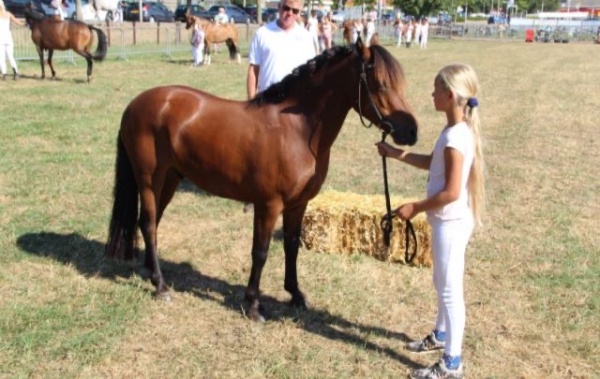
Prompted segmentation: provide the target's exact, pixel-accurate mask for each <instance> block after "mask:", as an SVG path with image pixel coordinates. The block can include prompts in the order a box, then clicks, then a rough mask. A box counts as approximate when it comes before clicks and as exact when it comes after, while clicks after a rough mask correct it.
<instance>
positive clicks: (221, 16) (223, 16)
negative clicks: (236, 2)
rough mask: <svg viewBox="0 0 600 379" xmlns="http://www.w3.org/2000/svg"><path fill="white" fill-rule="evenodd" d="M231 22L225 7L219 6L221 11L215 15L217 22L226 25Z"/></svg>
mask: <svg viewBox="0 0 600 379" xmlns="http://www.w3.org/2000/svg"><path fill="white" fill-rule="evenodd" d="M228 22H229V17H228V16H227V13H225V8H223V7H219V13H217V15H216V16H215V24H217V25H225V24H227V23H228Z"/></svg>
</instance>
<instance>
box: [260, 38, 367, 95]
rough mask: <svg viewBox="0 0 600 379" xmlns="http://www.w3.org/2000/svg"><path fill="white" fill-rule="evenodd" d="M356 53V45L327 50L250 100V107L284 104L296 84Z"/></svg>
mask: <svg viewBox="0 0 600 379" xmlns="http://www.w3.org/2000/svg"><path fill="white" fill-rule="evenodd" d="M354 52H356V47H355V46H354V45H347V46H334V47H333V48H331V49H329V50H325V51H324V52H323V53H321V54H320V55H317V56H316V57H314V58H313V59H311V60H309V61H308V62H306V63H305V64H303V65H301V66H298V67H296V68H295V69H294V71H292V73H291V74H289V75H287V76H286V77H285V78H283V79H282V80H281V81H280V82H279V83H275V84H273V85H271V86H270V87H269V88H267V89H266V90H264V91H262V92H259V93H258V94H257V95H256V96H255V97H254V98H253V99H252V100H250V105H255V106H256V105H262V104H278V103H280V102H282V101H283V100H285V99H286V98H287V96H288V94H289V91H290V89H291V88H292V86H293V85H294V84H296V83H298V82H304V81H306V80H308V79H310V77H311V76H313V75H314V74H315V73H317V72H318V71H319V70H320V69H321V68H322V67H323V66H325V64H327V63H331V62H337V61H340V60H342V59H343V58H346V57H347V56H349V55H351V54H352V53H354Z"/></svg>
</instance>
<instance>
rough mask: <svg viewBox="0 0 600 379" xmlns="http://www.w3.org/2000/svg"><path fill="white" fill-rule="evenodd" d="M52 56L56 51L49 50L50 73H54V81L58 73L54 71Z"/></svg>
mask: <svg viewBox="0 0 600 379" xmlns="http://www.w3.org/2000/svg"><path fill="white" fill-rule="evenodd" d="M52 55H54V50H53V49H48V66H50V71H51V72H52V79H55V78H56V71H54V65H53V64H52Z"/></svg>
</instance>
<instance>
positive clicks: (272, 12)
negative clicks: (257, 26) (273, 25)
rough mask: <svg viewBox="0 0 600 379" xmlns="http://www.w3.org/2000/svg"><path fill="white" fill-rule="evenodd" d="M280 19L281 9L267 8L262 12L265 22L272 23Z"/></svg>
mask: <svg viewBox="0 0 600 379" xmlns="http://www.w3.org/2000/svg"><path fill="white" fill-rule="evenodd" d="M278 18H279V9H277V8H266V9H263V11H262V20H263V22H270V21H273V20H277V19H278Z"/></svg>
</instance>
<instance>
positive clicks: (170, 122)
mask: <svg viewBox="0 0 600 379" xmlns="http://www.w3.org/2000/svg"><path fill="white" fill-rule="evenodd" d="M404 86H405V80H404V72H403V70H402V67H401V66H400V64H399V63H398V61H397V60H396V59H395V58H394V57H393V56H392V55H391V54H390V53H389V52H388V51H387V50H386V49H385V48H383V47H381V46H378V45H373V46H371V47H369V48H367V47H365V46H364V45H363V44H362V41H360V40H359V41H358V42H357V43H356V45H350V46H335V47H333V48H331V49H329V50H327V51H325V52H323V53H322V54H321V55H319V56H317V57H315V58H314V59H312V60H310V61H308V62H307V63H306V64H304V65H302V66H299V67H297V68H296V69H295V70H294V72H293V73H292V74H290V75H288V76H287V77H285V78H284V79H283V80H282V81H281V82H279V83H277V84H274V85H272V86H271V87H269V88H268V89H267V90H265V91H263V92H261V93H259V94H257V95H256V97H255V98H254V99H252V100H249V101H233V100H226V99H222V98H219V97H216V96H213V95H211V94H208V93H206V92H203V91H200V90H198V89H195V88H189V87H184V86H165V87H157V88H153V89H150V90H147V91H145V92H143V93H141V94H140V95H138V96H137V97H136V98H135V99H133V100H132V101H131V102H130V103H129V105H128V106H127V108H126V109H125V112H124V113H123V117H122V119H121V129H120V131H119V136H118V139H117V158H116V174H115V187H114V202H113V209H112V216H111V221H110V227H109V232H108V241H107V244H106V255H107V257H109V258H120V259H126V260H131V259H133V258H134V257H135V241H136V234H137V228H138V226H139V228H140V230H141V232H142V235H143V237H144V243H145V246H146V256H145V267H146V268H147V269H148V270H150V275H151V276H150V278H151V281H152V283H153V284H154V285H155V286H156V293H155V294H156V295H157V296H160V297H165V298H167V299H170V294H169V289H168V287H167V285H166V283H165V280H164V279H163V275H162V272H161V269H160V265H159V258H158V247H157V229H158V225H159V223H160V220H161V218H162V216H163V213H164V211H165V208H166V207H167V205H168V204H169V202H170V201H171V199H172V198H173V195H174V194H175V191H176V189H177V186H178V184H179V182H180V181H181V180H182V179H183V178H187V179H189V180H190V181H192V182H193V183H195V184H196V185H197V186H198V187H200V188H202V189H204V190H205V191H207V192H209V193H211V194H214V195H216V196H221V197H226V198H229V199H233V200H237V201H240V202H243V203H252V204H253V205H254V236H253V239H252V268H251V271H250V278H249V281H248V286H247V287H246V292H245V297H246V300H247V301H248V303H249V308H247V309H246V314H247V315H248V316H249V317H250V318H252V319H253V320H256V321H264V315H263V314H262V307H261V306H260V302H259V296H260V278H261V275H262V271H263V267H264V265H265V262H266V260H267V255H268V251H269V244H270V242H271V237H272V235H273V229H274V227H275V223H276V221H277V219H278V217H279V215H280V214H282V213H283V248H284V251H285V280H284V288H285V290H286V291H288V292H289V293H290V294H291V296H292V298H291V304H292V305H293V306H296V307H301V308H306V307H308V304H307V301H306V298H305V295H304V294H303V293H302V291H301V290H300V288H299V287H298V278H297V269H296V261H297V257H298V249H299V245H300V231H301V229H302V219H303V216H304V212H305V210H306V206H307V204H308V202H309V200H311V199H312V198H313V197H315V196H316V195H317V194H318V193H319V190H320V189H321V186H322V185H323V182H324V181H325V178H326V176H327V171H328V168H329V158H330V150H331V147H332V145H333V143H334V142H335V139H336V138H337V136H338V134H339V132H340V130H341V128H342V125H343V124H344V120H345V119H346V116H347V115H348V112H349V111H350V110H351V109H354V110H355V111H356V112H358V113H359V114H360V116H361V118H366V119H367V120H370V121H371V122H373V123H374V125H376V126H377V127H378V128H379V129H381V130H382V131H383V132H384V133H387V134H389V135H391V137H392V138H393V140H394V142H395V143H396V144H401V145H406V144H408V145H413V144H414V143H415V142H416V140H417V122H416V120H415V117H414V116H413V115H412V113H411V111H410V109H409V107H408V105H407V102H406V99H405V97H404ZM351 164H361V163H360V162H353V163H351ZM138 204H139V205H138ZM138 206H140V207H141V210H139V209H138Z"/></svg>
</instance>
